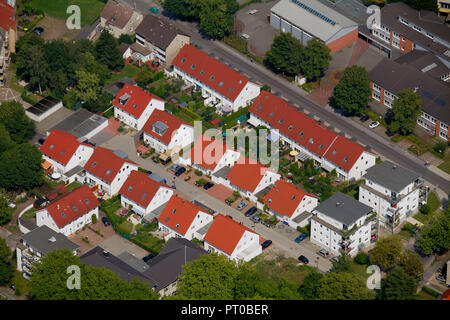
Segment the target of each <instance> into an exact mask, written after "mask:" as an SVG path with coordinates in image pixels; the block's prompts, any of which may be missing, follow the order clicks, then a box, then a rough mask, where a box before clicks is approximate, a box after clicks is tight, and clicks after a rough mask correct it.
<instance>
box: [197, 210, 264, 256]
mask: <svg viewBox="0 0 450 320" xmlns="http://www.w3.org/2000/svg"><path fill="white" fill-rule="evenodd" d="M245 231H250V232H252V233H254V234H257V235H258V236H259V234H258V233H256V232H255V231H253V230H251V229H249V228H247V227H246V226H244V225H243V224H241V223H239V222H237V221H235V220H233V219H232V218H229V217H228V216H224V215H221V214H218V215H217V216H216V217H215V218H214V220H213V223H212V224H211V226H210V227H209V229H208V232H207V233H206V235H205V237H204V238H203V240H204V241H206V242H208V243H210V244H211V245H212V246H214V247H216V248H217V249H220V250H222V251H223V252H225V253H227V254H229V255H231V254H232V253H233V251H234V249H235V248H236V246H237V244H238V243H239V240H241V238H242V236H243V235H244V232H245Z"/></svg>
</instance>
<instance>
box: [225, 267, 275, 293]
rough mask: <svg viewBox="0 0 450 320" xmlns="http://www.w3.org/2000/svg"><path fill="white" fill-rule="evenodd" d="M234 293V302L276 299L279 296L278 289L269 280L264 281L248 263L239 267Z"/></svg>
mask: <svg viewBox="0 0 450 320" xmlns="http://www.w3.org/2000/svg"><path fill="white" fill-rule="evenodd" d="M233 292H234V300H244V299H257V298H260V299H262V298H264V299H275V298H276V297H277V296H278V288H277V287H276V286H275V285H274V284H273V283H272V282H270V281H269V280H267V279H264V278H263V277H262V276H261V275H260V274H259V273H258V272H257V271H256V270H255V269H254V268H252V267H251V266H250V265H249V264H248V263H243V264H241V265H240V266H239V268H238V273H237V275H236V278H235V279H234V288H233Z"/></svg>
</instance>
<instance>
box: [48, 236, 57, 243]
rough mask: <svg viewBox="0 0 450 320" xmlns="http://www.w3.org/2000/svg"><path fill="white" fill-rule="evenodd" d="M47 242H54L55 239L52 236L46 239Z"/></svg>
mask: <svg viewBox="0 0 450 320" xmlns="http://www.w3.org/2000/svg"><path fill="white" fill-rule="evenodd" d="M48 242H56V238H55V237H54V236H52V237H51V238H50V239H48Z"/></svg>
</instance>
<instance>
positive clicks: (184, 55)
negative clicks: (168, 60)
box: [166, 44, 260, 114]
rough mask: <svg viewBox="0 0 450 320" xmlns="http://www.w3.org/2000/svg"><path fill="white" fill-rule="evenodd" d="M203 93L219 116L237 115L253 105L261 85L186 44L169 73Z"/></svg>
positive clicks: (206, 102)
mask: <svg viewBox="0 0 450 320" xmlns="http://www.w3.org/2000/svg"><path fill="white" fill-rule="evenodd" d="M166 72H167V73H168V74H169V75H170V76H173V77H177V78H179V79H182V80H184V81H185V82H186V83H187V84H190V85H193V86H195V90H196V91H201V93H202V96H203V98H205V99H206V100H205V104H206V105H209V106H214V107H215V108H216V109H217V111H218V112H219V113H222V114H225V113H229V112H231V111H237V110H238V109H239V108H242V107H246V106H248V105H250V104H251V102H252V101H253V99H255V98H256V97H257V96H258V95H259V92H260V85H258V84H256V83H254V82H252V81H250V80H249V79H247V77H245V76H243V75H241V74H239V73H238V72H237V71H235V70H233V69H231V68H230V67H228V66H227V65H226V64H224V63H222V62H219V61H218V60H216V59H214V58H212V57H210V56H209V55H208V54H207V53H206V52H203V51H201V50H199V49H197V48H195V47H194V46H191V45H189V44H185V45H184V46H183V48H182V49H181V50H180V52H179V53H178V54H177V56H176V57H175V59H174V60H173V62H172V66H171V68H169V69H168V70H167V71H166Z"/></svg>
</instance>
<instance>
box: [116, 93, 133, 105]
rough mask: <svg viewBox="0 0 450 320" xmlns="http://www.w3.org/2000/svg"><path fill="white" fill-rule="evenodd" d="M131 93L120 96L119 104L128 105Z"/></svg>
mask: <svg viewBox="0 0 450 320" xmlns="http://www.w3.org/2000/svg"><path fill="white" fill-rule="evenodd" d="M130 93H133V91H130ZM130 97H131V96H130V95H129V94H128V93H124V94H123V95H122V96H121V97H120V98H119V104H121V105H122V106H124V105H126V104H127V102H128V99H130Z"/></svg>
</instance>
